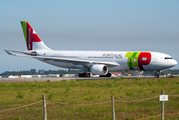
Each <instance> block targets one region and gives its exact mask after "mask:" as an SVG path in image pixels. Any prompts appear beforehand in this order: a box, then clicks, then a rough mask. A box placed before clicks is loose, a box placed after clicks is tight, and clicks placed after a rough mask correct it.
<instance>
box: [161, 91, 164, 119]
mask: <svg viewBox="0 0 179 120" xmlns="http://www.w3.org/2000/svg"><path fill="white" fill-rule="evenodd" d="M162 95H164V90H162ZM161 110H162V111H161V112H162V117H161V120H164V101H162V109H161Z"/></svg>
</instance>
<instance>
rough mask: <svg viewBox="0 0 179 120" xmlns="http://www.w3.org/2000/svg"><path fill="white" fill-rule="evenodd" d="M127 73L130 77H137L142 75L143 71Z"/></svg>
mask: <svg viewBox="0 0 179 120" xmlns="http://www.w3.org/2000/svg"><path fill="white" fill-rule="evenodd" d="M127 72H128V73H130V74H131V75H132V76H139V75H142V74H143V71H139V70H129V71H127Z"/></svg>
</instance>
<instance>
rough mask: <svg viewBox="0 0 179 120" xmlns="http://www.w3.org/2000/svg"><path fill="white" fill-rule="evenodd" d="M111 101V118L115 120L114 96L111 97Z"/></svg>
mask: <svg viewBox="0 0 179 120" xmlns="http://www.w3.org/2000/svg"><path fill="white" fill-rule="evenodd" d="M111 100H112V118H113V120H115V109H114V96H111Z"/></svg>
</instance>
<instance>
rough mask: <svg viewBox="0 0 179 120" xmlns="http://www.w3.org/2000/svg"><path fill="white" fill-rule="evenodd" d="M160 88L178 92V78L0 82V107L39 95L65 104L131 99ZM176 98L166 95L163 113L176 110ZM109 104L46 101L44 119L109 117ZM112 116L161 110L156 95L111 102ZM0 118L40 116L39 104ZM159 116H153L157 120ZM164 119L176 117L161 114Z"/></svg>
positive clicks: (130, 116)
mask: <svg viewBox="0 0 179 120" xmlns="http://www.w3.org/2000/svg"><path fill="white" fill-rule="evenodd" d="M161 90H164V92H165V94H168V95H179V78H155V79H148V78H138V79H125V78H119V79H115V78H112V79H109V80H90V81H89V80H77V81H64V80H63V81H59V82H51V81H50V80H48V81H47V82H24V83H0V95H1V96H0V110H4V109H9V108H15V107H18V106H22V105H26V104H30V103H33V102H36V101H39V100H42V94H45V95H46V99H47V100H50V101H56V102H62V103H69V104H89V103H100V102H106V101H110V100H111V96H114V98H115V100H118V101H132V100H139V99H146V98H151V97H154V96H159V95H160V94H161ZM178 101H179V97H169V101H168V102H165V113H177V112H178V111H179V103H178ZM111 111H112V110H111V103H107V104H103V105H92V106H70V105H60V104H56V103H50V102H48V101H47V114H48V119H52V120H57V119H62V120H71V119H85V120H86V119H87V120H88V119H89V120H90V119H91V120H94V119H98V120H110V119H112V112H111ZM115 112H116V119H122V120H133V119H139V118H145V117H147V116H153V115H158V114H160V113H161V103H160V102H159V99H158V98H155V99H152V100H148V101H142V102H131V103H115ZM0 119H15V120H26V119H27V120H29V119H39V120H41V119H43V108H42V103H38V104H36V105H32V106H29V107H25V108H21V109H16V110H11V111H6V112H0ZM159 119H161V118H160V117H157V118H154V120H159ZM165 119H166V120H167V119H168V120H171V119H173V120H175V119H179V116H177V115H175V116H165Z"/></svg>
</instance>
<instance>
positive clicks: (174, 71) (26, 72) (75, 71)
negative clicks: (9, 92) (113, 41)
mask: <svg viewBox="0 0 179 120" xmlns="http://www.w3.org/2000/svg"><path fill="white" fill-rule="evenodd" d="M81 72H84V71H83V70H78V69H68V70H36V69H31V70H22V71H5V72H3V73H1V74H0V76H3V75H43V74H44V75H48V74H60V75H63V74H78V73H81ZM116 72H121V73H122V74H123V73H125V72H126V71H116ZM154 74H155V71H144V72H143V75H154ZM160 74H161V75H167V74H171V75H177V74H179V69H168V70H164V71H161V72H160Z"/></svg>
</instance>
